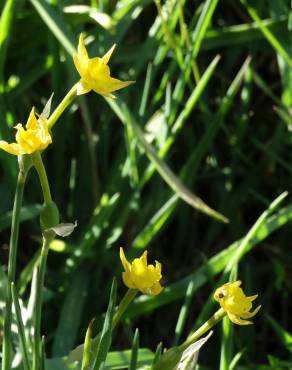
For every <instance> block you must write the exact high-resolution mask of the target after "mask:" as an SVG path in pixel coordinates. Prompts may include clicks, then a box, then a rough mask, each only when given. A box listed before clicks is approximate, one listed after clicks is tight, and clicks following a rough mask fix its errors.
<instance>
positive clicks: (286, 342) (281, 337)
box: [267, 315, 292, 352]
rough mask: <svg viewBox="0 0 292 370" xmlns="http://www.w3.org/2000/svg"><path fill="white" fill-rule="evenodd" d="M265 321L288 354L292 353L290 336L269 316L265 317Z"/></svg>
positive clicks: (291, 337)
mask: <svg viewBox="0 0 292 370" xmlns="http://www.w3.org/2000/svg"><path fill="white" fill-rule="evenodd" d="M267 320H268V323H269V324H270V326H271V327H272V329H273V330H274V331H275V333H276V334H277V336H278V338H279V340H280V341H281V343H282V344H283V345H284V347H286V349H287V350H288V351H289V352H292V334H291V333H289V332H288V331H287V330H285V329H284V328H283V327H282V326H281V325H280V324H278V323H277V321H276V320H274V319H273V318H272V317H271V316H270V315H267Z"/></svg>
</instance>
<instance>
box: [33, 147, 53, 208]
mask: <svg viewBox="0 0 292 370" xmlns="http://www.w3.org/2000/svg"><path fill="white" fill-rule="evenodd" d="M31 157H32V161H33V164H34V166H35V168H36V170H37V173H38V175H39V179H40V183H41V187H42V190H43V195H44V202H45V204H50V203H51V202H52V196H51V191H50V186H49V181H48V177H47V173H46V169H45V166H44V163H43V160H42V157H41V153H40V152H35V153H33V154H32V155H31Z"/></svg>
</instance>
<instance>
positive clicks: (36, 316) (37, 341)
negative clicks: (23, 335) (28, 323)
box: [32, 233, 53, 370]
mask: <svg viewBox="0 0 292 370" xmlns="http://www.w3.org/2000/svg"><path fill="white" fill-rule="evenodd" d="M52 240H53V235H52V234H49V233H46V234H44V235H43V245H42V249H41V256H40V265H39V267H38V272H37V279H36V280H37V283H36V298H35V307H34V313H33V324H34V325H33V326H34V334H33V359H32V361H33V362H32V370H39V369H40V364H41V358H42V339H41V333H40V331H41V316H42V291H43V285H44V279H45V272H46V263H47V256H48V251H49V246H50V242H51V241H52Z"/></svg>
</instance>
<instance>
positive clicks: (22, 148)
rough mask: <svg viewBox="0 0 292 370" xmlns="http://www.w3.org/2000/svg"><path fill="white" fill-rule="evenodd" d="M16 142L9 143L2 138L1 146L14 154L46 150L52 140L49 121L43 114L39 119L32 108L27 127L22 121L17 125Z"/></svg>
mask: <svg viewBox="0 0 292 370" xmlns="http://www.w3.org/2000/svg"><path fill="white" fill-rule="evenodd" d="M15 128H16V130H17V132H16V135H15V139H16V143H11V144H9V143H7V142H6V141H3V140H0V148H1V149H3V150H5V151H6V152H8V153H10V154H14V155H20V154H31V153H33V152H35V151H37V150H44V149H45V148H46V147H47V146H48V145H49V144H51V142H52V138H51V135H50V133H49V129H48V123H47V120H46V118H45V117H43V116H42V115H40V116H39V118H38V119H37V118H36V116H35V113H34V108H32V110H31V112H30V115H29V117H28V120H27V123H26V126H25V128H24V127H23V126H22V124H21V123H19V124H18V125H16V126H15Z"/></svg>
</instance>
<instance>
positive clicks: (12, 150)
mask: <svg viewBox="0 0 292 370" xmlns="http://www.w3.org/2000/svg"><path fill="white" fill-rule="evenodd" d="M0 148H1V149H3V150H5V152H7V153H9V154H13V155H20V154H24V153H22V151H21V148H20V147H19V145H18V144H16V143H11V144H8V143H7V142H6V141H3V140H0Z"/></svg>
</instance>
